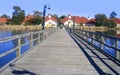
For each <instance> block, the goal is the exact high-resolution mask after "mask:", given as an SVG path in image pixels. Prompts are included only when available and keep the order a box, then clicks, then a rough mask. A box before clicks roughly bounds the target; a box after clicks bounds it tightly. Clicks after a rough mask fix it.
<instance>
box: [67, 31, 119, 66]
mask: <svg viewBox="0 0 120 75" xmlns="http://www.w3.org/2000/svg"><path fill="white" fill-rule="evenodd" d="M69 31H70V33H72V34H74V35H75V36H76V37H77V38H81V39H83V40H85V41H87V42H88V43H89V44H91V45H92V46H94V47H96V48H97V49H99V50H100V51H101V52H102V53H104V54H105V55H107V56H108V57H110V58H111V59H112V60H114V61H115V62H116V63H118V64H119V65H120V38H117V37H113V36H109V35H105V34H102V33H96V32H90V31H84V30H78V29H74V30H73V29H69Z"/></svg>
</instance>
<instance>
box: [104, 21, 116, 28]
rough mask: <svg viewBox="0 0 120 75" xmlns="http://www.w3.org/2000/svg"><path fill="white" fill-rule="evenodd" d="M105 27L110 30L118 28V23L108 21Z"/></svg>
mask: <svg viewBox="0 0 120 75" xmlns="http://www.w3.org/2000/svg"><path fill="white" fill-rule="evenodd" d="M105 25H106V27H108V28H114V27H116V23H115V22H114V21H113V20H106V23H105Z"/></svg>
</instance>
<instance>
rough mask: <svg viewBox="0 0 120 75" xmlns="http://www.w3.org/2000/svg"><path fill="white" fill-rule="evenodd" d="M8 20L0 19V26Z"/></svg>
mask: <svg viewBox="0 0 120 75" xmlns="http://www.w3.org/2000/svg"><path fill="white" fill-rule="evenodd" d="M9 20H10V19H9V18H0V24H3V23H6V22H8V21H9Z"/></svg>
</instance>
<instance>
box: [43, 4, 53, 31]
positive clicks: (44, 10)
mask: <svg viewBox="0 0 120 75" xmlns="http://www.w3.org/2000/svg"><path fill="white" fill-rule="evenodd" d="M46 8H47V5H44V8H43V18H42V30H44V28H45V27H44V26H45V14H46ZM48 9H51V8H50V6H48Z"/></svg>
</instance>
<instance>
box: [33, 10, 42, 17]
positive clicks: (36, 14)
mask: <svg viewBox="0 0 120 75" xmlns="http://www.w3.org/2000/svg"><path fill="white" fill-rule="evenodd" d="M33 12H34V14H33V15H34V16H36V17H38V16H41V15H42V12H40V11H33Z"/></svg>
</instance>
